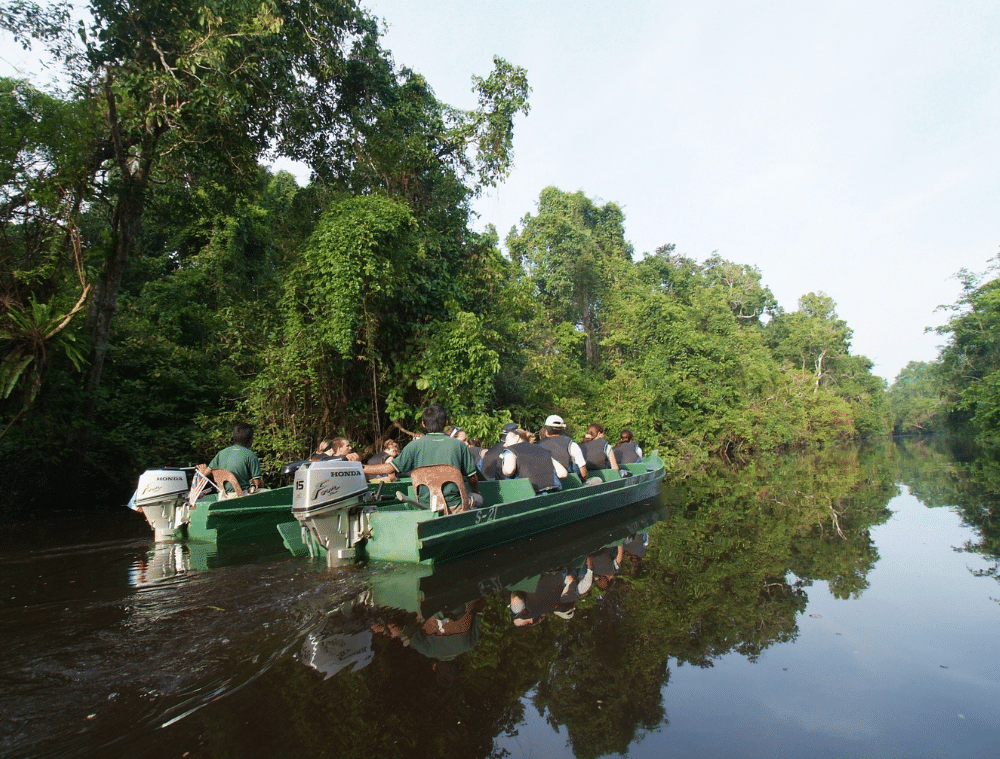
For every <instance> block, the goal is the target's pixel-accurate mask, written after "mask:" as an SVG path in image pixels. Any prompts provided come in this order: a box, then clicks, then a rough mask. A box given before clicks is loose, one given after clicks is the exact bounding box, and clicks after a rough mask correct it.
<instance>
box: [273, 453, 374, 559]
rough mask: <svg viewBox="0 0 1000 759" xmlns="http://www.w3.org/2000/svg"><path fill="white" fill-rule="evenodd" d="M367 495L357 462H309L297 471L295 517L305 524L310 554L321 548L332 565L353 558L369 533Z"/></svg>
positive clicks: (293, 493)
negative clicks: (366, 508) (324, 550)
mask: <svg viewBox="0 0 1000 759" xmlns="http://www.w3.org/2000/svg"><path fill="white" fill-rule="evenodd" d="M367 495H368V481H367V480H366V479H365V472H364V468H363V467H362V466H361V464H359V463H358V462H356V461H307V462H304V463H303V464H302V466H300V467H299V468H298V470H296V472H295V489H294V490H293V491H292V516H294V517H295V518H296V519H298V520H299V522H300V523H301V524H302V527H303V540H304V541H305V543H306V545H308V546H309V550H310V553H312V552H313V549H314V546H317V545H318V546H322V547H323V548H324V549H326V552H327V554H326V555H327V563H328V564H330V565H331V566H334V565H336V564H338V563H340V562H342V561H348V560H353V559H354V550H355V546H356V545H357V544H358V542H360V541H361V540H362V539H363V538H365V537H366V536H367V532H368V530H367V523H366V519H365V513H364V499H365V496H367Z"/></svg>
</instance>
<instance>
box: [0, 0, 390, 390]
mask: <svg viewBox="0 0 1000 759" xmlns="http://www.w3.org/2000/svg"><path fill="white" fill-rule="evenodd" d="M88 10H89V15H90V19H91V22H90V23H89V24H88V25H86V26H84V25H83V24H82V23H81V25H80V28H79V32H80V36H81V39H82V40H83V48H82V50H81V49H79V48H76V49H74V48H73V47H71V45H70V43H69V40H70V39H71V37H72V35H73V34H74V33H75V30H73V29H71V28H70V23H69V18H70V6H69V4H67V3H57V4H55V5H51V6H46V7H43V6H38V5H36V4H35V3H33V2H22V1H21V0H19V1H18V2H17V3H14V4H13V5H11V6H10V7H9V9H7V10H6V11H5V13H4V15H3V16H2V17H0V23H2V26H3V28H5V29H7V30H8V31H11V32H13V33H14V34H15V36H16V37H17V38H18V39H19V40H21V41H22V43H23V44H25V45H26V46H27V45H30V44H31V42H32V41H39V40H40V41H42V42H45V43H47V44H48V45H49V47H50V49H51V50H52V52H53V53H54V54H55V55H57V56H59V57H60V58H61V59H62V61H63V62H64V63H65V64H66V66H67V68H68V70H70V71H71V72H72V73H73V75H74V79H73V83H74V86H75V87H76V89H77V91H78V92H80V93H81V96H82V97H85V98H88V99H90V100H92V101H93V102H95V103H98V104H99V105H100V107H101V109H102V111H103V119H104V127H103V129H102V130H101V131H100V133H99V134H98V136H97V139H96V140H95V141H94V144H93V150H92V163H93V166H95V167H96V168H99V169H100V173H99V174H98V178H99V179H100V185H99V195H100V197H101V198H102V199H103V200H104V202H106V203H107V207H108V211H109V218H110V224H111V232H112V242H111V245H110V246H108V249H107V251H106V253H105V254H104V255H103V260H102V261H101V262H100V263H101V265H100V271H99V275H98V277H97V280H96V283H95V284H96V287H95V293H94V296H93V298H92V300H91V304H90V312H89V315H88V320H89V326H90V331H91V335H92V338H93V347H92V351H91V356H90V375H89V378H88V386H89V388H90V390H91V394H92V397H94V396H93V394H94V393H96V389H97V387H98V385H99V383H100V378H101V370H102V367H103V362H104V357H105V355H106V352H107V347H108V339H109V335H110V330H111V321H112V318H113V317H114V313H115V310H116V307H117V298H118V290H119V287H120V285H121V281H122V276H123V274H124V272H125V269H126V267H127V265H128V263H129V261H130V259H131V258H132V256H133V255H134V253H135V251H136V245H137V241H138V239H139V231H140V228H141V224H142V219H143V214H144V212H145V209H146V207H147V204H148V198H149V192H150V189H151V183H152V182H153V181H154V179H155V178H156V177H157V176H158V175H174V176H184V174H185V173H186V172H191V171H205V170H211V171H215V172H218V173H220V174H225V175H228V176H234V177H238V176H249V174H250V173H251V172H253V171H255V170H256V169H255V165H256V160H257V159H258V158H259V157H260V156H262V155H263V154H265V153H267V152H268V151H271V150H277V151H279V152H286V153H289V154H291V155H294V156H296V157H300V158H302V157H309V156H311V155H313V154H315V152H316V151H317V150H318V146H320V145H323V144H326V143H328V142H329V141H331V140H333V141H341V142H347V141H348V135H349V134H350V131H351V130H350V123H351V122H352V121H353V120H354V119H358V118H365V113H366V112H367V110H368V109H369V107H370V106H371V105H372V104H371V103H369V102H368V99H367V97H366V92H367V90H368V86H369V84H370V74H371V71H372V69H373V68H377V67H378V65H379V64H380V63H382V62H384V60H385V58H386V56H385V54H384V53H383V51H382V50H381V49H380V48H379V46H378V36H377V26H376V23H375V21H374V19H372V18H371V17H370V16H369V15H368V14H367V13H365V12H364V11H362V10H361V9H360V8H359V7H358V6H357V5H356V4H355V3H354V2H353V0H346V1H345V0H290V1H286V0H265V1H264V2H261V3H258V4H253V5H247V4H245V3H242V2H236V1H235V0H222V1H221V2H219V3H215V4H213V5H212V6H206V5H203V4H201V3H199V2H191V0H181V2H179V3H171V4H168V5H164V4H163V3H159V2H154V1H153V0H128V1H127V2H117V1H116V0H92V2H91V3H90V5H89V8H88Z"/></svg>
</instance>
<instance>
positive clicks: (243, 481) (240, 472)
mask: <svg viewBox="0 0 1000 759" xmlns="http://www.w3.org/2000/svg"><path fill="white" fill-rule="evenodd" d="M251 445H253V427H251V426H250V425H249V424H246V423H245V422H238V423H236V424H235V425H234V426H233V444H232V445H231V446H229V447H228V448H223V449H222V450H221V451H219V452H218V453H217V454H215V458H213V459H212V460H211V461H210V462H209V464H208V467H207V468H206V471H202V468H201V467H199V468H198V471H199V472H201V473H202V474H203V475H204V476H206V477H208V476H209V475H210V474H211V470H212V469H228V470H229V471H230V472H232V473H233V476H234V477H236V481H237V482H239V483H240V487H241V488H243V491H244V492H253V490H251V489H250V488H251V486H252V487H253V489H254V490H257V489H259V488H261V487H263V485H264V480H263V477H264V474H263V472H262V471H261V468H260V459H258V458H257V454H256V453H254V452H253V451H251V450H250V446H251Z"/></svg>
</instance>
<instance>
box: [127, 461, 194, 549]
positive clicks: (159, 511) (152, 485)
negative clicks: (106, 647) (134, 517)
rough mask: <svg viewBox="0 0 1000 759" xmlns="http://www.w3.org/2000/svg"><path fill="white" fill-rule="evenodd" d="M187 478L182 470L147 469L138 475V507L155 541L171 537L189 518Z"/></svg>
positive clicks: (136, 504)
mask: <svg viewBox="0 0 1000 759" xmlns="http://www.w3.org/2000/svg"><path fill="white" fill-rule="evenodd" d="M187 495H188V478H187V472H185V471H184V470H183V469H147V470H146V471H145V472H143V473H142V474H141V475H139V487H138V489H137V490H136V491H135V496H134V498H135V509H136V511H142V513H143V514H145V516H146V521H148V522H149V525H150V527H152V528H153V531H154V532H155V533H156V540H170V539H171V538H173V537H175V535H176V533H177V531H178V530H180V528H181V527H182V526H183V525H185V524H187V521H188V502H187Z"/></svg>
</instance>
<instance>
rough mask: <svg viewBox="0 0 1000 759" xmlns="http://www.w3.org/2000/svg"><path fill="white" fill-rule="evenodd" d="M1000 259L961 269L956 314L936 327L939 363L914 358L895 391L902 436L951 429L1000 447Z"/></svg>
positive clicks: (895, 416)
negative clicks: (940, 338) (939, 341)
mask: <svg viewBox="0 0 1000 759" xmlns="http://www.w3.org/2000/svg"><path fill="white" fill-rule="evenodd" d="M998 266H1000V259H998V262H994V263H993V264H992V265H991V266H990V267H989V268H988V269H987V270H986V271H985V272H983V273H981V274H979V273H974V272H970V271H968V270H967V269H962V270H961V271H959V272H958V274H957V277H958V279H959V281H960V282H961V283H962V293H961V295H960V296H959V298H958V301H957V302H956V303H954V304H953V305H951V306H948V307H947V310H949V311H951V313H952V315H951V317H950V318H949V319H948V321H947V322H946V323H945V324H944V325H942V326H941V327H938V328H937V329H936V330H935V331H936V332H937V334H939V335H941V336H943V337H944V339H945V345H944V347H942V348H941V351H940V353H939V354H938V358H937V360H936V361H911V362H910V363H909V364H907V366H906V368H904V369H903V371H901V372H900V373H899V376H897V377H896V380H895V382H894V383H893V385H892V388H891V389H890V392H889V396H890V399H891V406H892V415H893V426H894V431H895V432H896V433H897V434H928V433H949V434H952V435H962V436H967V437H970V438H974V439H975V441H976V442H977V443H979V444H980V445H982V446H985V447H986V448H987V449H989V450H995V449H996V448H997V447H998V446H1000V276H997V274H998Z"/></svg>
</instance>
